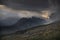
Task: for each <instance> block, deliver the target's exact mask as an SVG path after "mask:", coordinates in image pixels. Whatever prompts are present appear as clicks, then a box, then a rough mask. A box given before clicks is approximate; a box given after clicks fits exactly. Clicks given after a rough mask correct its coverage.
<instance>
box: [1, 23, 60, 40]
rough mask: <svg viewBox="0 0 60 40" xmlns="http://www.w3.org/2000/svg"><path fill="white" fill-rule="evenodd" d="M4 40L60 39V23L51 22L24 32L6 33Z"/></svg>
mask: <svg viewBox="0 0 60 40" xmlns="http://www.w3.org/2000/svg"><path fill="white" fill-rule="evenodd" d="M1 39H2V40H60V23H54V24H50V25H47V26H44V27H38V28H33V29H30V30H27V31H26V32H25V33H24V34H20V32H17V33H14V34H10V35H5V36H3V37H2V38H1Z"/></svg>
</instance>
